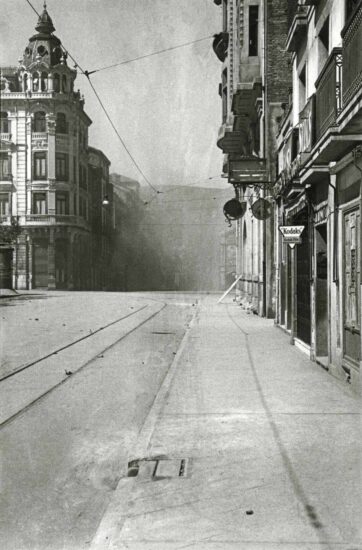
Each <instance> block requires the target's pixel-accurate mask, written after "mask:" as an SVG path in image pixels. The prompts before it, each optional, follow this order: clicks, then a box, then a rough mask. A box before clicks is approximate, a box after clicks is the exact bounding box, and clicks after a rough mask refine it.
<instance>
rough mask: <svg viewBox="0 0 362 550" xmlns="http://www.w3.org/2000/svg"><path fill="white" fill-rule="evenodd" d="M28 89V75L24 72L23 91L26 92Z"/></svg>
mask: <svg viewBox="0 0 362 550" xmlns="http://www.w3.org/2000/svg"><path fill="white" fill-rule="evenodd" d="M27 90H28V75H27V74H26V73H25V74H24V87H23V92H26V91H27Z"/></svg>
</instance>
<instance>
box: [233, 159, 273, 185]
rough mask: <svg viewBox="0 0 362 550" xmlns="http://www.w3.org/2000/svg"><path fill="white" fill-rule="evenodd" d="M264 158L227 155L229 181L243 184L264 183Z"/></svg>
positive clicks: (266, 179) (266, 176)
mask: <svg viewBox="0 0 362 550" xmlns="http://www.w3.org/2000/svg"><path fill="white" fill-rule="evenodd" d="M267 181H268V173H267V169H266V160H265V159H261V158H258V157H249V158H246V157H244V158H243V157H238V156H230V157H229V182H230V183H237V184H242V185H243V184H245V185H256V184H260V183H266V182H267Z"/></svg>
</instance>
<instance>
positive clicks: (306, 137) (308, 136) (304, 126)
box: [299, 94, 315, 164]
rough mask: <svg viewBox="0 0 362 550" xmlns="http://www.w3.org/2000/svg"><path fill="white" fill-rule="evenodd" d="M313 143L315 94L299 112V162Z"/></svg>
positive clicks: (310, 149) (308, 151) (309, 150)
mask: <svg viewBox="0 0 362 550" xmlns="http://www.w3.org/2000/svg"><path fill="white" fill-rule="evenodd" d="M314 143H315V94H313V95H312V96H311V97H310V98H309V99H308V101H307V103H306V105H305V107H304V109H303V110H302V111H301V112H300V113H299V151H300V153H301V162H302V164H303V156H304V157H305V156H307V155H308V153H310V152H311V151H312V149H313V145H314Z"/></svg>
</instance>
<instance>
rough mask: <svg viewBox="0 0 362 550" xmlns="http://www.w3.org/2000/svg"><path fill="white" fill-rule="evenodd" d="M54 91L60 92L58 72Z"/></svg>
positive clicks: (55, 76)
mask: <svg viewBox="0 0 362 550" xmlns="http://www.w3.org/2000/svg"><path fill="white" fill-rule="evenodd" d="M54 92H60V78H59V75H58V73H55V75H54Z"/></svg>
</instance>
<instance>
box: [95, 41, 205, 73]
mask: <svg viewBox="0 0 362 550" xmlns="http://www.w3.org/2000/svg"><path fill="white" fill-rule="evenodd" d="M213 36H214V35H213V34H210V35H209V36H204V37H203V38H197V39H196V40H191V41H190V42H184V43H183V44H178V45H177V46H171V47H169V48H164V49H162V50H158V51H156V52H151V53H148V54H145V55H140V56H138V57H134V58H132V59H127V60H125V61H119V62H117V63H113V64H112V65H105V66H104V67H100V68H99V69H94V70H93V71H84V74H85V76H89V75H91V74H94V73H99V72H100V71H105V70H106V69H112V68H113V67H119V66H121V65H127V64H128V63H133V62H134V61H139V60H140V59H146V58H148V57H153V56H154V55H159V54H162V53H165V52H170V51H172V50H177V49H179V48H185V47H186V46H191V45H192V44H196V43H197V42H203V41H204V40H209V39H210V38H213Z"/></svg>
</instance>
